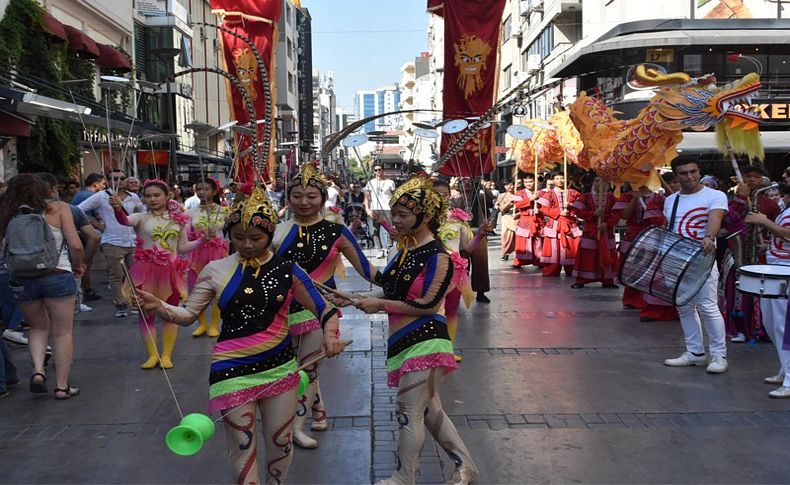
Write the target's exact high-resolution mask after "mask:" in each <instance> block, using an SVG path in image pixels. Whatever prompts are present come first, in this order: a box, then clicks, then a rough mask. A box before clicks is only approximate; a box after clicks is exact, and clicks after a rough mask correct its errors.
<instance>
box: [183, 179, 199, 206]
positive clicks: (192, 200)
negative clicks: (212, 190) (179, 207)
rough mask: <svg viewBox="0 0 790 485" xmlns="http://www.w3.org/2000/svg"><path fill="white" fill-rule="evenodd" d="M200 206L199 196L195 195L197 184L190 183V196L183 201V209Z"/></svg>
mask: <svg viewBox="0 0 790 485" xmlns="http://www.w3.org/2000/svg"><path fill="white" fill-rule="evenodd" d="M195 207H200V197H198V195H197V184H192V196H191V197H189V198H187V200H185V201H184V208H185V209H194V208H195Z"/></svg>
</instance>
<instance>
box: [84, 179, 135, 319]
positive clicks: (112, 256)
mask: <svg viewBox="0 0 790 485" xmlns="http://www.w3.org/2000/svg"><path fill="white" fill-rule="evenodd" d="M124 178H125V177H124ZM110 195H112V194H111V190H110V189H108V190H102V191H101V192H96V193H95V194H93V195H92V196H90V197H89V198H88V199H86V200H85V201H84V202H82V203H81V204H80V205H78V206H77V207H79V208H80V209H81V210H82V211H83V212H87V211H91V210H92V211H95V212H96V213H98V215H99V217H100V218H101V220H102V222H103V223H104V226H105V227H104V232H102V236H101V248H102V252H103V253H104V256H105V257H106V258H107V274H108V278H109V280H110V289H111V290H112V297H113V303H115V316H116V318H123V317H127V316H129V310H128V305H129V304H128V302H127V301H126V299H125V298H124V296H123V292H122V289H123V282H124V276H123V268H122V267H121V261H125V262H126V266H127V267H131V265H132V264H133V263H134V246H135V240H136V236H135V233H134V229H132V228H131V227H128V226H124V225H121V223H119V222H118V220H117V219H116V218H115V211H114V210H113V208H112V207H111V206H110V202H109V200H110ZM118 197H119V198H120V199H121V203H122V204H123V208H124V210H125V211H126V212H127V213H128V214H134V213H136V212H144V211H145V206H144V205H143V203H142V202H141V201H140V198H139V197H138V196H137V194H132V193H129V192H127V191H125V190H118Z"/></svg>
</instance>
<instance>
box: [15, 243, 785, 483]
mask: <svg viewBox="0 0 790 485" xmlns="http://www.w3.org/2000/svg"><path fill="white" fill-rule="evenodd" d="M491 261H492V262H491V282H492V287H493V290H492V292H491V293H490V294H489V296H490V297H491V300H492V303H491V304H490V305H481V304H479V303H474V304H473V305H472V307H471V308H470V309H469V310H468V313H467V314H466V315H465V316H463V314H462V319H461V323H460V330H459V339H458V342H457V348H458V349H459V353H461V354H463V357H464V359H463V362H462V363H461V368H460V369H459V370H458V371H457V372H454V373H452V374H451V375H450V376H449V377H448V378H447V379H446V380H445V382H444V384H443V387H442V398H443V403H444V406H445V408H446V410H447V412H448V414H449V415H450V417H451V419H452V420H453V422H454V423H455V424H456V426H457V427H458V430H459V432H460V433H461V435H462V437H463V438H464V440H465V442H466V444H467V446H468V447H469V448H470V451H471V452H472V454H473V456H474V458H475V460H476V462H477V465H478V467H479V468H480V472H481V473H480V478H479V479H478V480H477V483H481V484H488V483H534V482H539V483H637V482H638V483H692V482H693V483H699V482H710V483H713V482H715V483H782V482H786V481H787V477H788V476H790V460H788V459H787V452H786V450H787V448H788V443H790V438H788V436H789V432H790V403H788V402H787V401H781V400H773V399H769V398H768V397H767V392H768V391H769V390H771V387H769V386H766V385H764V384H763V383H762V378H763V377H765V376H767V375H771V374H773V373H775V370H776V365H777V364H776V356H775V352H774V351H773V350H772V348H771V346H770V345H769V344H768V343H761V344H758V345H756V346H750V345H749V344H729V358H728V360H729V362H730V370H729V372H727V373H726V374H723V375H709V374H706V373H705V370H704V368H701V367H690V368H680V369H678V368H669V367H665V366H664V365H663V364H662V362H663V359H665V358H666V357H674V356H676V355H677V354H679V353H681V352H682V334H681V331H680V326H679V324H678V323H677V322H654V323H641V322H639V319H638V314H637V313H634V312H633V311H628V310H622V309H621V304H620V296H621V292H620V291H618V290H607V289H601V288H598V287H597V286H598V285H592V286H588V287H587V288H584V289H581V290H572V289H570V288H569V285H570V282H569V281H568V280H567V279H545V278H542V277H541V276H540V275H539V274H537V273H535V271H534V270H520V271H519V270H514V269H511V268H510V267H509V266H507V263H501V262H499V260H498V257H497V255H495V254H494V248H492V254H491ZM379 262H380V261H379ZM94 271H95V273H96V275H97V277H95V278H94V280H95V281H97V282H98V283H100V284H97V285H96V287H97V288H98V289H99V290H100V293H101V294H103V295H104V299H103V300H101V301H99V302H95V303H97V304H96V305H95V310H94V311H93V312H92V313H83V314H80V315H79V318H78V322H77V323H76V328H75V346H76V352H75V359H74V360H75V364H74V367H73V370H72V380H73V383H74V384H75V385H77V386H80V387H81V388H82V393H81V394H80V395H79V397H77V398H76V399H72V400H69V401H65V402H56V401H55V400H54V399H52V396H51V395H49V396H36V395H33V394H29V393H28V392H27V384H26V381H25V378H26V377H27V375H28V374H29V372H30V364H29V362H28V361H29V358H28V355H27V349H26V348H25V347H21V346H15V345H14V346H11V345H10V346H11V349H12V354H13V357H14V359H15V361H16V363H17V364H18V365H19V367H20V371H21V376H22V378H23V383H22V384H20V385H19V386H16V388H13V389H12V394H11V396H10V397H9V398H7V399H4V400H2V401H0V452H2V454H3V457H4V459H3V460H2V462H1V463H0V477H1V478H0V482H3V483H22V482H25V483H55V482H57V483H219V482H227V481H228V479H229V474H228V470H227V469H226V459H225V451H224V449H225V445H224V440H225V438H224V436H223V433H222V430H221V429H218V430H217V435H216V436H215V437H214V438H213V439H212V440H211V441H209V442H208V443H207V445H206V446H205V448H204V449H203V450H202V451H201V452H200V453H199V454H197V455H195V456H193V457H189V458H183V457H178V456H175V455H173V454H171V453H170V452H169V451H167V449H166V448H165V445H164V435H165V433H166V432H167V430H168V429H169V428H171V427H172V426H174V425H176V424H177V422H178V412H177V410H176V407H175V405H174V403H173V400H172V398H171V396H170V393H169V391H168V389H167V385H166V383H165V380H164V379H163V375H162V372H161V371H160V370H153V371H142V370H140V369H139V368H138V366H139V364H140V362H141V361H142V360H143V349H142V346H141V344H140V341H139V335H138V328H137V321H136V318H133V317H130V318H126V319H115V318H113V317H112V312H111V310H112V309H111V304H110V302H109V298H108V297H107V296H106V295H107V292H106V290H105V291H101V290H103V289H104V288H105V286H104V284H101V282H102V281H104V280H105V278H104V276H103V273H102V272H101V271H100V269H99V268H97V269H95V270H94ZM341 287H342V288H344V289H350V290H367V289H368V286H367V284H365V283H363V282H362V281H361V280H360V279H358V278H357V277H356V275H352V274H351V273H349V278H348V279H347V280H346V281H345V282H343V283H341ZM344 314H345V317H344V319H343V323H342V333H343V336H344V338H351V339H354V343H353V345H352V347H350V348H349V349H348V350H347V351H346V352H345V353H344V354H343V355H342V356H340V357H339V358H337V359H332V360H330V361H328V362H327V363H326V365H325V366H324V367H323V370H322V378H321V387H322V390H323V393H324V398H325V401H326V404H327V410H328V413H329V416H330V418H331V425H330V428H329V430H328V431H326V432H324V433H315V434H314V436H316V438H317V439H318V440H319V442H320V446H319V448H318V449H317V450H302V449H298V448H297V449H296V450H295V455H294V461H293V464H292V466H291V470H290V474H289V477H288V482H289V483H338V484H340V483H344V484H346V483H370V482H371V481H372V480H378V479H380V478H385V477H387V476H389V474H390V473H391V472H392V470H393V469H394V467H395V466H396V465H395V463H396V462H395V450H396V443H397V442H396V439H397V432H398V430H397V422H396V421H395V419H394V416H393V411H394V406H395V405H394V401H395V392H394V390H390V389H388V388H387V387H386V375H385V365H384V361H385V357H386V350H385V346H386V316H385V315H383V314H380V315H373V316H368V315H364V314H361V313H359V312H357V311H354V310H344ZM190 332H191V329H190V330H187V329H184V330H182V331H181V335H180V336H179V341H178V344H177V346H176V352H175V356H174V357H175V358H174V362H175V368H174V369H173V370H172V371H170V373H169V375H170V378H171V380H172V382H173V386H174V389H175V392H176V395H177V396H178V399H179V402H180V404H181V406H182V408H183V409H184V412H185V413H187V412H205V409H206V402H207V394H208V392H207V385H208V384H207V372H208V354H209V351H210V348H211V345H212V340H209V339H206V338H200V339H195V338H192V337H191V336H190ZM259 452H261V453H262V451H259ZM451 474H452V465H451V463H450V462H449V460H448V458H447V456H446V455H445V454H444V452H443V451H441V450H440V449H439V448H438V447H437V445H436V444H435V443H434V442H433V441H431V440H430V439H428V441H427V442H426V445H425V447H424V449H423V454H422V458H421V465H420V475H419V479H418V482H420V483H442V482H443V481H444V480H445V479H447V478H448V477H449V476H450V475H451Z"/></svg>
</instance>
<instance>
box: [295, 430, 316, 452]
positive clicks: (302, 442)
mask: <svg viewBox="0 0 790 485" xmlns="http://www.w3.org/2000/svg"><path fill="white" fill-rule="evenodd" d="M294 444H295V445H296V446H298V447H299V448H306V449H308V450H312V449H313V448H318V441H316V440H314V439H313V438H311V437H309V436H307V435H306V434H305V432H304V431H303V430H301V429H295V430H294Z"/></svg>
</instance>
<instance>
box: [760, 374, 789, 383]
mask: <svg viewBox="0 0 790 485" xmlns="http://www.w3.org/2000/svg"><path fill="white" fill-rule="evenodd" d="M784 381H785V375H784V374H782V373H781V372H780V373H779V374H776V375H775V376H771V377H766V378H765V379H763V382H764V383H766V384H772V385H779V386H781V385H782V383H783V382H784Z"/></svg>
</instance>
